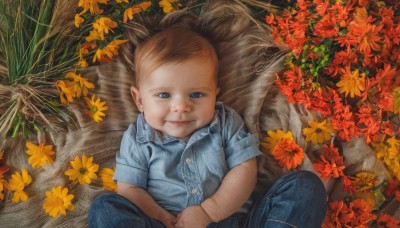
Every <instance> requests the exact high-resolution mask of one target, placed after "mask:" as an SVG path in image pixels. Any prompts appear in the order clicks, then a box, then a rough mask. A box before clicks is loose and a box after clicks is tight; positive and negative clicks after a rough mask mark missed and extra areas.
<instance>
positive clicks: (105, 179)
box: [100, 168, 117, 192]
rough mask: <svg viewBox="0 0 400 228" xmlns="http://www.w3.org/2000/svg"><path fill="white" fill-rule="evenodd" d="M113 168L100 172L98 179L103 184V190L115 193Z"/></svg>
mask: <svg viewBox="0 0 400 228" xmlns="http://www.w3.org/2000/svg"><path fill="white" fill-rule="evenodd" d="M114 172H115V168H112V169H111V168H103V169H102V170H101V171H100V179H101V182H102V183H103V188H104V189H106V190H110V191H114V192H116V191H117V184H116V183H115V181H114V180H113V176H114Z"/></svg>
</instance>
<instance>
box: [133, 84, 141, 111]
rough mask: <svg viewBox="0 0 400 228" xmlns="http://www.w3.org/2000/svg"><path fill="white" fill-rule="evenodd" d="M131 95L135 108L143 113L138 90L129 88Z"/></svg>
mask: <svg viewBox="0 0 400 228" xmlns="http://www.w3.org/2000/svg"><path fill="white" fill-rule="evenodd" d="M131 95H132V98H133V100H134V101H135V103H136V107H137V108H138V109H139V111H140V112H143V103H142V97H141V96H140V93H139V90H138V89H137V88H136V87H135V86H132V87H131Z"/></svg>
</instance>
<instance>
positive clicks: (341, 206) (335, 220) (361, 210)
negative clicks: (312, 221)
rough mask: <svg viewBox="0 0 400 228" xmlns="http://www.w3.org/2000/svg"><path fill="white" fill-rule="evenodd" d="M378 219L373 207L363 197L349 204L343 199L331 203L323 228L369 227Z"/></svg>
mask: <svg viewBox="0 0 400 228" xmlns="http://www.w3.org/2000/svg"><path fill="white" fill-rule="evenodd" d="M375 219H376V215H374V214H372V207H371V206H370V205H369V204H368V203H367V202H366V201H364V200H362V199H356V200H354V201H352V202H350V204H349V206H347V205H346V204H345V203H344V202H343V201H334V202H331V203H329V207H328V210H327V213H326V217H325V220H324V222H323V224H322V227H323V228H328V227H329V228H330V227H365V228H367V227H368V223H369V222H370V221H372V220H375Z"/></svg>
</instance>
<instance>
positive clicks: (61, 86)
mask: <svg viewBox="0 0 400 228" xmlns="http://www.w3.org/2000/svg"><path fill="white" fill-rule="evenodd" d="M56 87H57V90H58V92H59V93H60V100H61V103H62V104H64V105H68V104H69V103H71V102H72V101H74V99H73V93H74V92H73V91H72V89H71V87H70V85H69V82H68V81H64V80H57V81H56Z"/></svg>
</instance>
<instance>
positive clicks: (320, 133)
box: [303, 120, 333, 144]
mask: <svg viewBox="0 0 400 228" xmlns="http://www.w3.org/2000/svg"><path fill="white" fill-rule="evenodd" d="M308 125H309V126H310V128H303V134H304V136H306V142H310V141H311V142H312V143H314V144H317V143H323V142H325V141H327V140H329V139H330V138H331V133H332V132H333V125H331V124H329V123H327V122H326V120H324V121H322V122H316V121H308Z"/></svg>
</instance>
